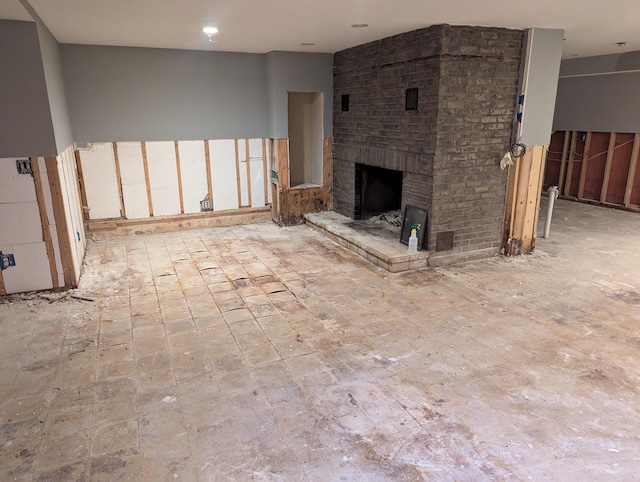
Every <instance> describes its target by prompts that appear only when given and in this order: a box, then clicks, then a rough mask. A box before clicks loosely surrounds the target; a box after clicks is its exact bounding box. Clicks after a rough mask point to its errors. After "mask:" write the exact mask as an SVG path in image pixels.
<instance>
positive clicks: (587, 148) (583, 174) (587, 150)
mask: <svg viewBox="0 0 640 482" xmlns="http://www.w3.org/2000/svg"><path fill="white" fill-rule="evenodd" d="M592 138H593V133H592V132H587V140H586V141H585V144H584V153H583V154H582V165H581V166H580V183H579V184H578V199H584V184H585V182H586V181H587V166H588V165H589V155H591V139H592Z"/></svg>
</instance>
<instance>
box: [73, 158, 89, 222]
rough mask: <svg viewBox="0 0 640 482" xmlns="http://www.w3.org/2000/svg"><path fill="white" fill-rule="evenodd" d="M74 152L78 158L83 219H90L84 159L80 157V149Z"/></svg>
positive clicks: (77, 165) (77, 166)
mask: <svg viewBox="0 0 640 482" xmlns="http://www.w3.org/2000/svg"><path fill="white" fill-rule="evenodd" d="M73 154H74V156H75V158H76V168H77V175H78V191H79V192H80V199H81V200H82V219H84V221H85V222H86V221H89V210H88V209H85V208H88V207H89V203H88V202H87V191H86V190H85V188H84V175H83V174H82V161H81V159H80V151H78V150H76V151H73Z"/></svg>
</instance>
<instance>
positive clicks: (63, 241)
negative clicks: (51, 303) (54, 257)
mask: <svg viewBox="0 0 640 482" xmlns="http://www.w3.org/2000/svg"><path fill="white" fill-rule="evenodd" d="M44 162H45V165H46V166H47V178H48V181H49V188H50V189H51V201H52V204H53V218H54V222H55V225H56V232H57V233H58V247H59V249H60V260H61V261H62V275H63V277H64V286H65V287H66V288H72V287H75V286H77V282H78V280H76V279H75V269H74V268H73V254H72V252H71V244H70V241H69V228H68V225H67V217H66V215H65V211H64V199H63V198H62V189H61V184H60V173H59V172H58V160H57V159H56V158H55V157H45V158H44Z"/></svg>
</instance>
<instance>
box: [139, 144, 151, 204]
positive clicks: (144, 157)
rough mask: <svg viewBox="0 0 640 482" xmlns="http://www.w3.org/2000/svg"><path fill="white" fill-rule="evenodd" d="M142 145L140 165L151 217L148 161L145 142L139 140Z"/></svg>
mask: <svg viewBox="0 0 640 482" xmlns="http://www.w3.org/2000/svg"><path fill="white" fill-rule="evenodd" d="M140 146H141V147H142V167H143V168H144V183H145V185H146V186H147V202H148V203H149V217H153V200H152V199H151V183H150V182H149V163H148V162H147V144H146V143H145V142H144V141H142V142H140Z"/></svg>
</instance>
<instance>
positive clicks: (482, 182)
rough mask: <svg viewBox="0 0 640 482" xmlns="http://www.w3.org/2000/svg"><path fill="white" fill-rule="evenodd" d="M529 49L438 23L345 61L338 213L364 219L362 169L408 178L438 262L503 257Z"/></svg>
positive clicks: (338, 63) (408, 199) (340, 71)
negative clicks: (446, 242) (506, 163)
mask: <svg viewBox="0 0 640 482" xmlns="http://www.w3.org/2000/svg"><path fill="white" fill-rule="evenodd" d="M521 47H522V32H521V31H518V30H509V29H501V28H489V27H467V26H450V25H436V26H432V27H429V28H425V29H421V30H416V31H414V32H409V33H405V34H401V35H396V36H393V37H389V38H386V39H382V40H379V41H376V42H371V43H368V44H365V45H360V46H358V47H353V48H350V49H347V50H343V51H341V52H338V53H336V54H335V56H334V142H333V158H334V161H333V163H334V164H333V166H334V167H333V169H334V176H333V179H334V182H333V206H334V207H333V209H334V210H335V211H337V212H338V213H340V214H342V215H344V216H348V217H350V218H353V219H359V218H360V217H361V216H362V210H361V209H362V205H361V203H362V192H361V187H362V172H363V169H364V172H367V171H368V168H369V167H371V168H374V169H373V170H372V172H378V173H379V172H380V171H378V170H379V169H387V170H389V171H394V172H400V173H401V177H399V179H400V181H399V182H400V183H401V186H400V193H399V196H400V204H401V207H402V208H404V206H405V205H406V204H411V205H414V206H416V207H419V208H423V209H426V210H427V211H428V214H429V223H428V224H429V225H428V236H427V237H428V240H429V243H428V244H429V251H430V252H431V253H432V256H433V257H438V256H444V257H448V258H468V257H479V256H488V255H491V254H495V253H496V252H497V251H498V249H499V247H500V242H501V234H502V227H503V217H504V208H505V194H506V183H507V173H506V171H501V170H500V168H499V161H500V158H501V157H502V155H503V154H504V153H505V152H506V151H507V150H508V149H509V146H510V143H511V130H512V121H513V115H514V107H515V104H516V93H517V86H518V77H519V69H520V58H521ZM439 236H441V237H449V238H450V237H451V236H452V237H453V246H452V247H451V246H449V248H450V249H446V250H441V251H438V252H436V246H437V242H438V237H439ZM442 246H443V244H442V243H441V244H440V247H441V248H442Z"/></svg>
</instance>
